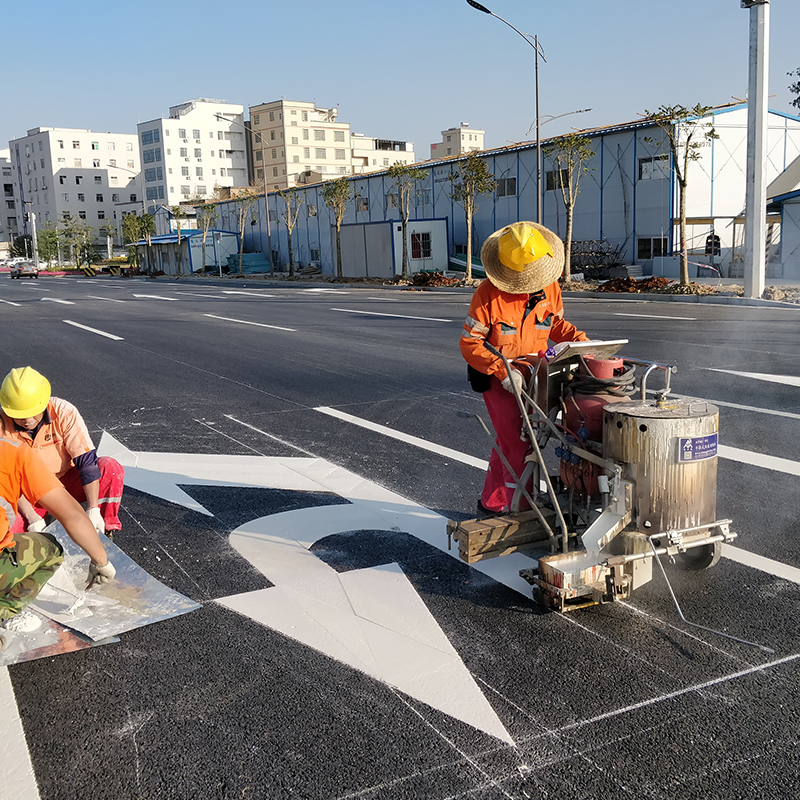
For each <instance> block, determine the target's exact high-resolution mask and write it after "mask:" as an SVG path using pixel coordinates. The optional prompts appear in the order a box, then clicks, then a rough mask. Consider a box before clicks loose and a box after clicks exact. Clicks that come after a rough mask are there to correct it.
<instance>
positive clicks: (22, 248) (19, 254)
mask: <svg viewBox="0 0 800 800" xmlns="http://www.w3.org/2000/svg"><path fill="white" fill-rule="evenodd" d="M32 253H33V251H32V249H31V235H30V234H29V233H25V234H23V235H22V236H16V237H15V238H14V241H13V242H12V244H11V255H12V256H14V257H15V258H30V257H31V254H32Z"/></svg>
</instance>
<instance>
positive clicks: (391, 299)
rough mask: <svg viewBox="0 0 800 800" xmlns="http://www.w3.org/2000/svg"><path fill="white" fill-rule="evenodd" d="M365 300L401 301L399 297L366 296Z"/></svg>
mask: <svg viewBox="0 0 800 800" xmlns="http://www.w3.org/2000/svg"><path fill="white" fill-rule="evenodd" d="M364 299H365V300H380V301H381V302H383V303H400V302H402V301H401V300H400V298H399V297H365V298H364Z"/></svg>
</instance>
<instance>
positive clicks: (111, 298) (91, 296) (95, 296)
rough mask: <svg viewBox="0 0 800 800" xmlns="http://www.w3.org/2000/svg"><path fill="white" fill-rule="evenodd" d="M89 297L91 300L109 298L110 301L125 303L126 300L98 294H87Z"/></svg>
mask: <svg viewBox="0 0 800 800" xmlns="http://www.w3.org/2000/svg"><path fill="white" fill-rule="evenodd" d="M86 297H87V299H89V300H107V301H108V302H109V303H124V302H125V301H124V300H116V299H115V298H113V297H99V296H98V295H96V294H87V295H86Z"/></svg>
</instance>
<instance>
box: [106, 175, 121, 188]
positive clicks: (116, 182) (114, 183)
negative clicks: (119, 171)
mask: <svg viewBox="0 0 800 800" xmlns="http://www.w3.org/2000/svg"><path fill="white" fill-rule="evenodd" d="M108 182H109V183H110V184H112V185H114V186H117V185H119V181H118V180H117V176H116V175H112V176H111V177H110V178H109V179H108Z"/></svg>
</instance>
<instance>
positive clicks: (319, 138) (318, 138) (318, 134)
mask: <svg viewBox="0 0 800 800" xmlns="http://www.w3.org/2000/svg"><path fill="white" fill-rule="evenodd" d="M314 141H315V142H324V141H325V131H324V130H319V129H316V128H315V129H314Z"/></svg>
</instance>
